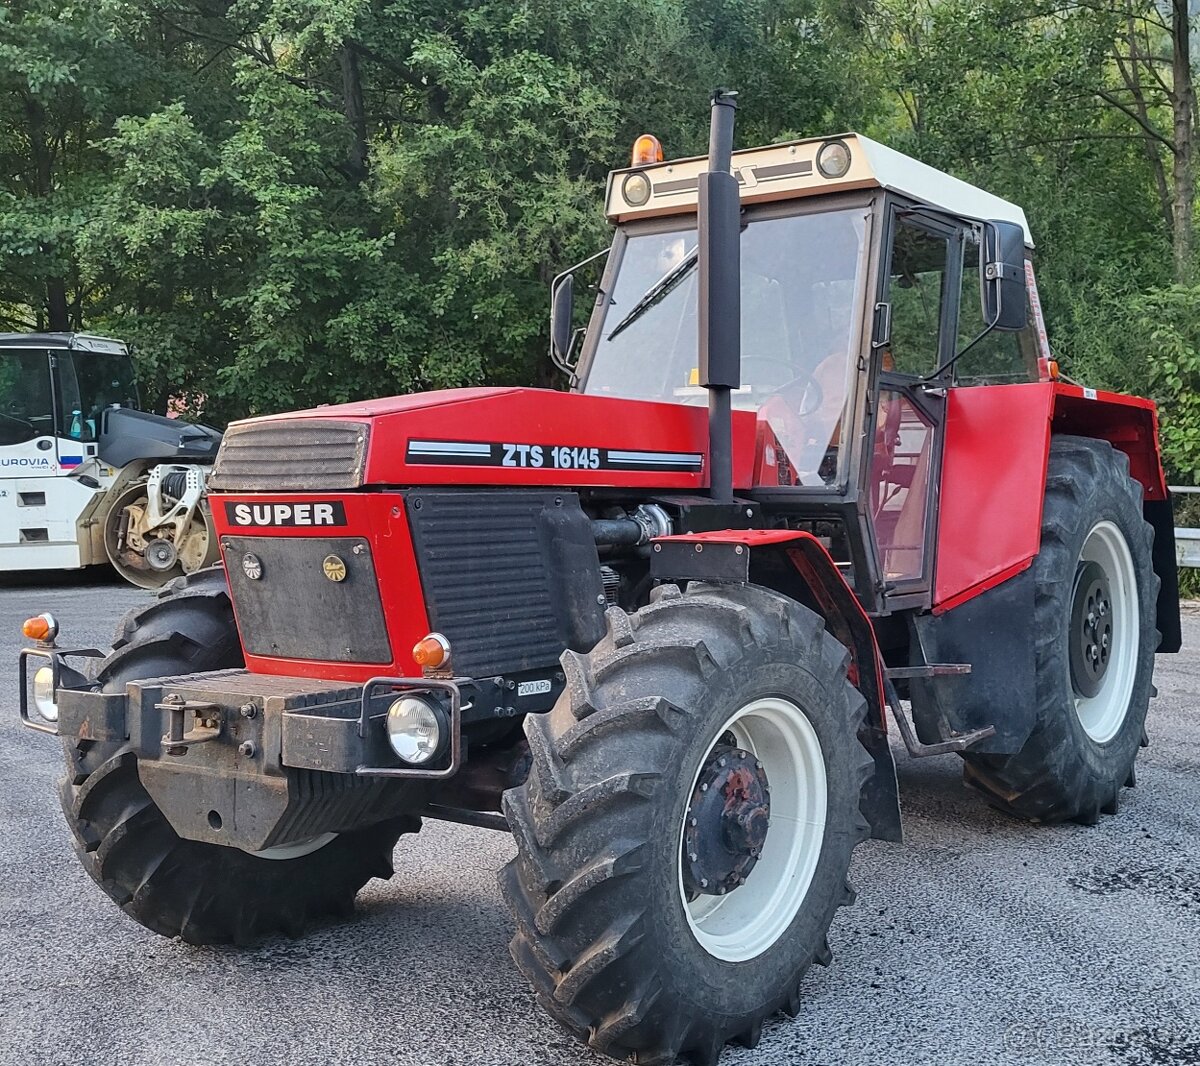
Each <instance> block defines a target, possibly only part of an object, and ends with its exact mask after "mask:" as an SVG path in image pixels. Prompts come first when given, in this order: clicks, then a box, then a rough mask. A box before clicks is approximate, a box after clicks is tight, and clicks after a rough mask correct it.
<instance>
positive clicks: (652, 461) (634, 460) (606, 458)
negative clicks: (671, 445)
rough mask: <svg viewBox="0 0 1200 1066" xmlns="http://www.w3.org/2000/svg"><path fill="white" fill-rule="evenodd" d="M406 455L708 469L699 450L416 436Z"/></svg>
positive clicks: (580, 466) (449, 461)
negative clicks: (660, 449) (422, 438)
mask: <svg viewBox="0 0 1200 1066" xmlns="http://www.w3.org/2000/svg"><path fill="white" fill-rule="evenodd" d="M404 460H405V462H407V463H408V464H409V465H411V466H499V467H513V468H519V469H528V470H538V469H549V470H654V471H660V470H662V471H667V470H670V471H682V472H683V473H690V474H696V473H699V472H700V471H701V470H703V469H704V456H703V455H701V454H700V453H698V452H658V451H642V450H634V449H621V448H589V447H582V446H578V445H573V444H518V443H511V444H510V443H505V442H501V441H457V440H410V441H409V442H408V448H407V450H406V451H405V455H404Z"/></svg>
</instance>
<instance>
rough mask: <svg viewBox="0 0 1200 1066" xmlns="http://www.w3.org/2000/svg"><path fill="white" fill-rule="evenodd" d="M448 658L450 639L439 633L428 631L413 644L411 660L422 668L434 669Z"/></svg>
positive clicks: (447, 660)
mask: <svg viewBox="0 0 1200 1066" xmlns="http://www.w3.org/2000/svg"><path fill="white" fill-rule="evenodd" d="M449 660H450V641H448V640H447V639H446V638H445V637H443V636H442V634H441V633H430V634H429V636H427V637H422V638H421V639H420V640H418V641H417V643H416V644H414V645H413V662H415V663H416V664H417V665H418V666H419V667H420V668H421V669H422V670H436V669H437V668H438V667H439V666H441V665H443V664H444V663H446V662H449Z"/></svg>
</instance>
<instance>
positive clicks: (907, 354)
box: [860, 204, 963, 610]
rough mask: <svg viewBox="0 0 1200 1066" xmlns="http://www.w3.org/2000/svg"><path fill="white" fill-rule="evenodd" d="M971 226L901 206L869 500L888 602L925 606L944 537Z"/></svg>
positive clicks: (875, 408)
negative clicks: (952, 389) (944, 477)
mask: <svg viewBox="0 0 1200 1066" xmlns="http://www.w3.org/2000/svg"><path fill="white" fill-rule="evenodd" d="M962 242H963V227H962V226H961V225H959V224H955V223H953V222H950V221H943V220H941V219H939V218H937V217H935V216H932V215H930V214H928V213H924V212H921V211H919V210H918V209H913V208H911V207H907V206H904V205H901V204H893V205H892V208H891V210H890V212H889V216H888V228H887V233H886V237H885V248H886V253H885V257H884V258H885V263H886V265H885V266H884V268H883V270H881V272H880V285H879V302H878V303H877V305H876V316H875V335H874V339H873V341H872V347H873V349H874V352H873V359H872V363H873V367H874V382H873V386H872V389H871V401H872V403H871V409H872V410H871V418H870V419H869V422H868V425H869V430H868V432H869V438H868V442H867V443H868V446H867V463H866V464H865V467H866V468H865V484H864V485H863V486H862V492H861V497H860V498H861V500H862V501H863V502H862V506H863V507H864V509H865V512H866V514H865V517H866V520H867V526H868V528H869V530H870V534H871V537H870V539H871V550H872V551H873V553H874V561H875V566H876V569H875V572H876V574H877V575H878V591H879V600H880V601H881V606H883V607H884V609H885V610H897V609H900V608H904V607H912V606H922V605H927V604H928V603H929V602H930V599H931V588H932V575H933V546H934V544H935V543H936V534H937V528H936V526H937V506H936V500H937V486H938V473H939V470H940V466H941V449H942V426H943V420H944V410H945V387H946V385H947V384H949V373H950V372H949V371H943V370H942V369H941V368H942V367H944V366H945V365H946V364H947V363H948V362H949V361H950V360H951V359H952V358H953V356H954V343H955V334H956V329H955V325H956V321H957V313H958V300H959V290H960V286H961V279H962V247H963V244H962Z"/></svg>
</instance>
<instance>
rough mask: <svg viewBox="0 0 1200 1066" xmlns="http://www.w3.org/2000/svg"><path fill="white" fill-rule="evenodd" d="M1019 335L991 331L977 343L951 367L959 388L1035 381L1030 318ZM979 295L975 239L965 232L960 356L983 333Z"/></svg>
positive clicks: (1034, 345) (957, 346)
mask: <svg viewBox="0 0 1200 1066" xmlns="http://www.w3.org/2000/svg"><path fill="white" fill-rule="evenodd" d="M1029 321H1030V325H1028V326H1026V327H1025V329H1023V330H1021V331H1020V332H1019V333H1010V332H1004V331H1001V330H992V331H991V332H990V333H987V334H986V335H984V336H983V338H982V339H980V340H978V341H977V342H976V343H975V344H974V345H972V347H971V349H970V350H969V351H968V352H967V353H966V354H965V355H963V356H962V357H961V358H960V359H959V360H958V362H957V363H956V364H955V374H954V376H955V380H956V381H957V382H958V384H960V385H999V384H1004V383H1007V382H1017V381H1036V380H1037V376H1038V373H1037V355H1038V353H1037V335H1036V333H1035V332H1034V327H1033V325H1032V323H1033V315H1032V314H1031V315H1030V316H1029ZM985 325H986V323H985V322H984V320H983V308H982V305H981V302H980V292H979V235H978V233H976V232H974V231H972V230H967V231H966V232H965V233H964V239H963V264H962V286H961V294H960V296H959V301H958V330H957V335H956V338H955V341H956V343H955V351H956V352H960V351H962V350H963V349H964V348H966V347H967V345H968V344H971V342H972V341H975V339H976V337H978V336H979V334H980V333H982V332H983V328H984V326H985Z"/></svg>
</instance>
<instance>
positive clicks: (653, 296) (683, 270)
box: [607, 244, 700, 340]
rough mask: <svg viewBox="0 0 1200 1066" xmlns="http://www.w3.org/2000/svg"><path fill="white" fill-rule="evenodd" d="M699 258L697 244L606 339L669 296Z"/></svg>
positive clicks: (649, 290) (653, 286)
mask: <svg viewBox="0 0 1200 1066" xmlns="http://www.w3.org/2000/svg"><path fill="white" fill-rule="evenodd" d="M699 257H700V246H699V245H698V244H697V245H695V246H694V247H693V248H692V250H691V251H690V252H688V253H687V255H685V256H684V257H683V258H682V259H681V260H679V262H678V263H676V264H675V265H674V266H673V267H671V269H670V270H668V271H667V272H666V273H665V274H664V275H663V276H662V277H661V278H659V279H658V281H656V282H655V283H654V284H653V285H651V286H650V288H648V289H647V290H646V291H645V292H644V293H643V294H642V298H641V299H640V300H638V302H637V303H635V304H634V305H633V307H632V308H630V311H629V314H627V315H626V316H625V317H624V318H623V319H621V321H620V322H618V323H617V324H616V326H614V327H613V331H612V332H611V333H610V334H609V335H608V338H607V339H608V340H612V339H613V337H615V336H616V335H617V334H618V333H620V332H621V331H622V330H624V329H628V328H629V327H630V326H632V325H633V324H634V323H635V322H636V321H637V320H638V319H639V318H641V317H642V315H644V314H645V313H646V312H647V311H649V310H650V308H652V307H653V306H654V305H655V304H656V303H658V302H659V301H661V300H662V299H664V298H665V297H666V296H667V295H669V294H670V293H671V292H672V291H673V290H674V289H675V288H676V287H677V286H678V285H679V283H680V282H681V281H683V279H684V278H686V277H687V276H688V274H689V273H691V270H692V267H694V266H695V265H696V262H697V261H698V259H699Z"/></svg>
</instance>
